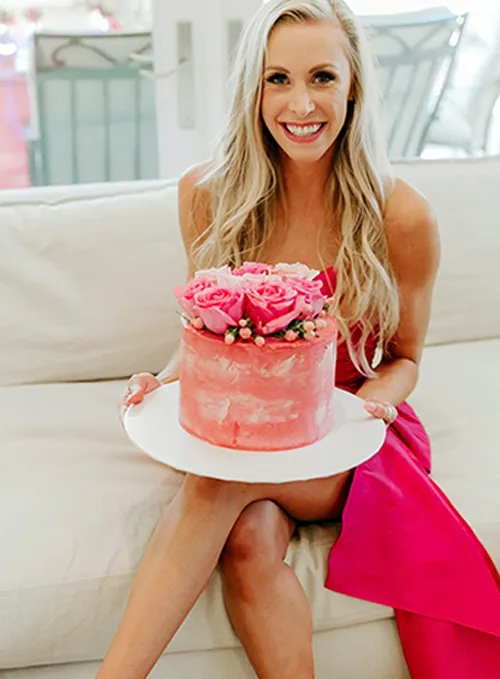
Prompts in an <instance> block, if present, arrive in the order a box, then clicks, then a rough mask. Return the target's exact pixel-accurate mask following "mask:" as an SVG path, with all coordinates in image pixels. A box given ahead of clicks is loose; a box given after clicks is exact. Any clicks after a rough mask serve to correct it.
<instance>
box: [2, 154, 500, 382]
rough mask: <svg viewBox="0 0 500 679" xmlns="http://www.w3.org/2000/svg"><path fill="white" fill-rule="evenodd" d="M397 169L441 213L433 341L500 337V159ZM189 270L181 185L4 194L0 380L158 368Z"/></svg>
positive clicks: (174, 335)
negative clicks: (176, 291) (177, 289)
mask: <svg viewBox="0 0 500 679" xmlns="http://www.w3.org/2000/svg"><path fill="white" fill-rule="evenodd" d="M396 171H397V173H398V175H399V176H401V177H403V178H404V179H406V180H408V181H409V182H411V183H412V184H414V185H415V186H416V187H417V188H419V189H420V190H421V191H422V192H423V193H424V194H425V195H427V196H428V198H429V199H430V200H431V202H432V203H433V204H434V206H435V208H436V211H437V214H438V217H439V220H440V226H441V239H442V249H443V257H442V265H441V270H440V274H439V279H438V283H437V288H436V294H435V301H434V308H433V314H432V320H431V326H430V329H429V334H428V343H429V344H440V343H447V342H461V341H468V340H478V339H483V338H489V337H500V218H499V213H500V158H488V159H481V160H464V161H461V160H460V161H415V162H408V163H401V164H398V165H397V166H396ZM185 276H186V268H185V256H184V251H183V248H182V244H181V241H180V236H179V231H178V225H177V196H176V186H175V182H174V183H172V182H163V181H156V182H136V183H132V184H130V183H122V184H102V185H97V186H91V185H87V186H74V187H64V188H61V187H57V188H49V189H30V190H23V191H12V192H3V193H0V385H10V384H24V383H34V382H58V381H75V380H97V379H110V378H119V377H126V376H128V375H130V374H132V373H133V372H137V371H140V370H148V371H152V372H157V371H159V370H160V369H161V368H162V367H163V366H164V364H165V363H166V361H167V360H168V358H169V356H170V354H171V352H172V350H173V347H174V346H175V343H176V342H177V340H178V336H179V318H178V314H177V306H176V303H175V299H174V297H173V294H172V289H173V287H174V286H175V285H178V284H179V283H181V282H182V281H183V280H184V279H185Z"/></svg>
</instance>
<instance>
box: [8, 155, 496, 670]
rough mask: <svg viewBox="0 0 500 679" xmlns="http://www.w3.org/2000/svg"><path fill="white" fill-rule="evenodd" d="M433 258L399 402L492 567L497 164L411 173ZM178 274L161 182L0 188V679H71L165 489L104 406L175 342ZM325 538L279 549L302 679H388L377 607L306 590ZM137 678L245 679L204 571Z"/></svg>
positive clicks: (170, 476) (387, 634) (216, 590)
mask: <svg viewBox="0 0 500 679" xmlns="http://www.w3.org/2000/svg"><path fill="white" fill-rule="evenodd" d="M396 170H397V172H398V174H399V175H400V176H402V177H404V178H406V179H407V180H409V181H410V182H412V183H413V184H414V185H416V186H417V187H418V188H420V189H421V190H422V191H423V192H424V193H425V194H426V195H427V196H428V197H429V198H430V200H431V201H432V202H433V203H434V205H435V208H436V210H437V213H438V215H439V218H440V223H441V236H442V248H443V258H442V266H441V270H440V275H439V280H438V283H437V289H436V295H435V302H434V310H433V315H432V322H431V327H430V330H429V334H428V346H427V348H426V350H425V354H424V362H423V366H422V372H421V379H420V382H419V385H418V388H417V390H416V391H415V393H414V395H413V396H412V398H411V402H412V404H413V405H414V406H415V407H416V409H417V411H418V412H419V413H420V415H421V417H422V419H423V421H424V423H425V424H426V426H427V427H428V430H429V432H430V435H431V438H432V441H433V444H434V476H435V478H436V480H437V481H438V482H439V483H440V484H441V485H442V487H443V488H444V489H445V491H446V492H447V493H448V494H449V496H450V498H451V499H452V501H453V502H454V503H455V504H456V506H457V507H458V509H459V510H460V511H461V512H462V513H463V515H464V516H465V517H466V519H467V520H468V521H469V522H470V523H471V524H472V526H473V528H474V529H475V530H476V532H477V534H478V535H479V537H480V538H481V539H482V541H483V542H484V544H485V546H486V547H487V549H488V550H489V551H490V553H491V555H492V557H493V559H494V560H495V562H496V563H497V565H500V496H499V494H498V488H499V486H500V450H499V443H498V441H499V436H498V423H499V417H498V415H499V403H500V217H499V215H500V188H499V187H500V158H490V159H481V160H464V161H416V162H408V163H402V164H398V165H397V167H396ZM184 277H185V264H184V255H183V250H182V246H181V243H180V240H179V234H178V229H177V223H176V188H175V184H172V183H167V182H161V181H158V182H151V183H134V184H119V185H99V186H79V187H68V188H53V189H33V190H26V191H18V192H5V193H3V194H0V384H1V387H0V484H1V488H0V516H1V520H0V549H1V558H0V677H1V679H49V678H50V679H91V678H93V677H94V676H95V674H96V672H97V669H98V666H99V661H100V660H101V659H102V658H103V656H104V654H105V652H106V650H107V648H108V646H109V644H110V642H111V639H112V637H113V634H114V632H115V630H116V628H117V625H118V623H119V620H120V618H121V616H122V614H123V611H124V607H125V602H126V598H127V594H128V592H129V589H130V586H131V583H132V580H133V577H134V573H135V571H136V568H137V565H138V563H139V561H140V559H141V555H142V553H143V550H144V548H145V546H146V543H147V542H148V539H149V537H150V536H151V534H152V531H153V529H154V527H155V524H156V523H157V521H158V519H159V518H160V515H161V513H162V510H163V508H164V506H165V505H166V504H167V503H168V502H169V501H170V500H171V498H172V496H173V495H174V493H175V491H176V489H177V488H178V486H179V484H180V483H181V478H182V477H181V475H180V474H179V473H177V472H175V471H172V470H170V469H169V468H167V467H165V466H163V465H161V464H159V463H157V462H155V461H153V460H151V459H150V458H149V457H147V456H146V455H145V454H143V453H141V452H140V451H139V450H137V449H136V448H135V447H134V446H133V445H132V443H131V442H130V441H129V440H128V438H127V437H126V435H125V434H124V432H123V431H122V429H121V427H120V424H119V421H118V416H117V407H116V404H117V399H118V397H119V394H120V392H121V390H122V388H123V386H124V384H125V379H126V378H127V377H128V376H129V375H130V374H132V373H133V372H137V371H141V370H148V371H152V372H156V371H159V370H160V369H161V368H162V367H163V366H164V364H165V363H166V361H167V359H168V357H169V355H170V352H171V350H172V348H173V346H174V344H175V343H176V341H177V338H178V334H179V321H178V316H177V314H176V303H175V300H174V298H173V295H172V288H173V287H174V285H175V284H178V283H180V282H181V281H183V280H184ZM336 534H337V527H336V526H335V525H333V524H332V525H331V526H321V527H320V526H311V527H307V528H304V529H302V530H301V532H300V537H299V538H297V539H294V541H293V542H292V544H291V546H290V549H289V552H288V556H287V559H288V560H289V562H290V563H292V564H293V567H294V568H295V570H296V572H297V573H298V575H299V577H300V580H301V582H302V583H303V585H304V587H305V590H306V592H307V595H308V597H309V599H310V601H311V606H312V610H313V615H314V627H315V637H314V643H315V653H316V660H317V677H318V679H330V678H331V677H340V678H341V679H361V678H362V679H403V678H404V677H407V676H408V674H407V671H406V669H405V664H404V660H403V658H402V655H401V651H400V648H399V641H398V636H397V631H396V627H395V623H394V619H393V615H392V611H391V609H388V608H385V607H382V606H378V605H374V604H371V603H367V602H364V601H358V600H354V599H350V598H348V597H344V596H341V595H338V594H335V593H331V592H329V591H327V590H325V589H324V588H323V580H324V577H325V562H326V557H327V553H328V551H329V548H330V545H331V543H332V542H333V540H334V539H335V536H336ZM151 676H152V677H153V678H157V679H158V678H161V677H165V678H166V677H169V678H172V679H187V678H188V677H189V678H190V679H191V678H192V677H202V678H203V679H224V678H227V679H244V678H247V679H248V678H250V677H252V676H254V675H253V673H252V672H251V670H250V668H249V665H248V663H247V661H246V659H245V657H244V655H243V653H242V651H241V648H240V646H239V643H238V640H237V639H236V637H235V635H234V633H233V631H232V629H231V626H230V624H229V622H228V618H227V616H226V613H225V610H224V607H223V603H222V598H221V591H220V580H219V576H218V574H217V573H216V574H215V575H214V577H213V578H212V580H211V581H210V583H209V586H208V588H207V590H206V591H205V593H204V594H203V595H202V597H201V598H200V600H199V602H198V603H197V604H196V606H195V608H194V610H193V611H192V614H191V615H190V616H189V618H188V619H187V621H186V622H185V624H184V625H183V626H182V628H181V629H180V631H179V632H178V634H177V635H176V637H175V639H174V641H173V643H172V644H171V646H170V648H169V649H168V652H167V653H166V654H165V655H164V656H163V657H162V658H161V659H160V661H159V663H158V664H157V666H156V668H155V670H154V671H153V672H152V674H151Z"/></svg>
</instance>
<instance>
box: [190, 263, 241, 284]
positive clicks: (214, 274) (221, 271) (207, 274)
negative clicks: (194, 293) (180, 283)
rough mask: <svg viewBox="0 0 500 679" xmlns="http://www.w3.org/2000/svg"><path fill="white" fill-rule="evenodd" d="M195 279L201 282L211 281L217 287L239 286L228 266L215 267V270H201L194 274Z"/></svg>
mask: <svg viewBox="0 0 500 679" xmlns="http://www.w3.org/2000/svg"><path fill="white" fill-rule="evenodd" d="M194 277H195V278H197V279H200V280H206V281H211V282H213V283H217V285H222V286H224V287H225V286H231V287H234V286H235V285H237V283H238V281H236V280H235V279H236V276H233V274H232V271H231V267H229V266H228V265H227V264H226V265H225V266H219V267H214V268H213V269H199V271H196V272H195V274H194Z"/></svg>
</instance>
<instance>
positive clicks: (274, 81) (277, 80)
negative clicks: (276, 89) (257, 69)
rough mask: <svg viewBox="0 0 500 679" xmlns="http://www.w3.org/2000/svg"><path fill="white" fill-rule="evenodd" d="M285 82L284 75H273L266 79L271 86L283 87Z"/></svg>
mask: <svg viewBox="0 0 500 679" xmlns="http://www.w3.org/2000/svg"><path fill="white" fill-rule="evenodd" d="M286 81H287V76H286V73H273V74H272V75H270V76H268V77H267V78H266V82H268V83H271V85H285V84H286Z"/></svg>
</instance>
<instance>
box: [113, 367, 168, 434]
mask: <svg viewBox="0 0 500 679" xmlns="http://www.w3.org/2000/svg"><path fill="white" fill-rule="evenodd" d="M162 384H163V383H162V382H160V380H159V379H158V378H157V377H155V376H154V375H152V374H151V373H138V374H137V375H132V377H131V378H130V379H129V381H128V384H127V388H126V389H125V391H124V392H123V394H122V396H121V398H120V402H119V406H120V421H121V423H122V424H123V418H124V416H125V413H126V412H127V410H128V409H129V407H130V406H132V405H137V404H138V403H141V402H142V401H143V400H144V396H146V394H149V393H150V392H152V391H154V390H155V389H158V387H161V386H162Z"/></svg>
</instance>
